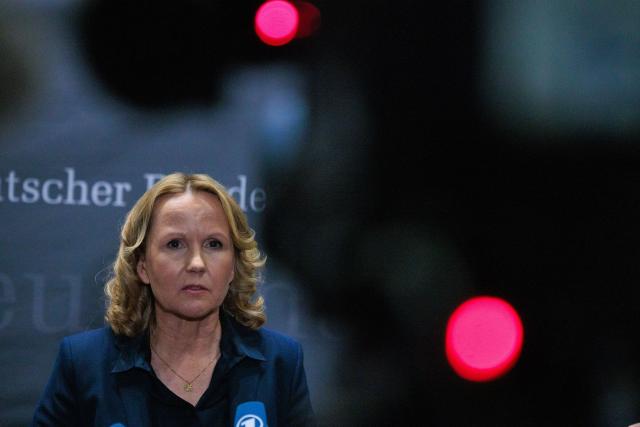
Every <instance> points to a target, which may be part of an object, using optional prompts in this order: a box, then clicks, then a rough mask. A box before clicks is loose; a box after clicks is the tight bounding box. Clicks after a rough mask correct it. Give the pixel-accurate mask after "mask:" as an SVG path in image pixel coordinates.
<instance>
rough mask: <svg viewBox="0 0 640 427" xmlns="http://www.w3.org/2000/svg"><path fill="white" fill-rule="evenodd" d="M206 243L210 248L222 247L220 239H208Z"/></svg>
mask: <svg viewBox="0 0 640 427" xmlns="http://www.w3.org/2000/svg"><path fill="white" fill-rule="evenodd" d="M207 245H208V246H209V247H210V248H221V247H222V242H220V240H209V241H208V242H207Z"/></svg>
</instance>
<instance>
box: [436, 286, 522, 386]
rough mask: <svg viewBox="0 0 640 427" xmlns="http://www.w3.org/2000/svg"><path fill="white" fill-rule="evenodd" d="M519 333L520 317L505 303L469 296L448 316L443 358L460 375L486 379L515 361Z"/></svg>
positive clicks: (520, 342)
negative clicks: (469, 297) (445, 355)
mask: <svg viewBox="0 0 640 427" xmlns="http://www.w3.org/2000/svg"><path fill="white" fill-rule="evenodd" d="M523 335H524V332H523V328H522V322H521V321H520V316H518V313H517V312H516V311H515V310H514V308H513V307H511V305H509V303H507V302H506V301H504V300H502V299H500V298H495V297H476V298H472V299H470V300H468V301H466V302H464V303H463V304H461V305H460V306H459V307H458V308H457V309H456V310H455V311H454V312H453V314H452V315H451V317H450V318H449V322H448V324H447V333H446V338H445V348H446V354H447V359H448V360H449V364H451V367H452V368H453V370H454V371H455V372H456V373H457V374H458V375H460V376H461V377H462V378H464V379H467V380H471V381H490V380H493V379H496V378H498V377H500V376H501V375H504V374H505V373H506V372H507V371H509V370H510V369H511V368H512V367H513V365H514V364H515V363H516V361H517V360H518V357H519V356H520V351H521V349H522V342H523Z"/></svg>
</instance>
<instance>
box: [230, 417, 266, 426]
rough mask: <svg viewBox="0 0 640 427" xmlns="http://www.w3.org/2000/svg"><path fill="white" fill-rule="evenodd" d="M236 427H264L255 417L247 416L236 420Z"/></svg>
mask: <svg viewBox="0 0 640 427" xmlns="http://www.w3.org/2000/svg"><path fill="white" fill-rule="evenodd" d="M236 427H264V422H262V418H260V417H259V416H257V415H253V414H248V415H245V416H243V417H242V418H240V419H239V420H238V422H237V423H236Z"/></svg>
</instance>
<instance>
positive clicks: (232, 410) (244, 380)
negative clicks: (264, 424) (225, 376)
mask: <svg viewBox="0 0 640 427" xmlns="http://www.w3.org/2000/svg"><path fill="white" fill-rule="evenodd" d="M232 372H233V373H232V374H231V377H230V378H229V417H230V418H231V422H233V420H234V418H235V415H236V408H237V407H238V405H239V404H241V403H244V402H251V401H256V400H259V399H258V397H259V388H260V383H261V380H262V374H263V369H262V362H260V361H258V360H253V359H251V358H244V359H243V360H242V361H241V362H239V363H238V366H236V367H235V368H234V369H233V371H232Z"/></svg>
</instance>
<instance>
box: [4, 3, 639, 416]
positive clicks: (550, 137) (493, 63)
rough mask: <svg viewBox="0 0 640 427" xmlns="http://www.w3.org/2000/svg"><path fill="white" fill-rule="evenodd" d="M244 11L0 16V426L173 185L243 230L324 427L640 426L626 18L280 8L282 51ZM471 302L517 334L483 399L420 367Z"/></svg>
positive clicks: (46, 10)
mask: <svg viewBox="0 0 640 427" xmlns="http://www.w3.org/2000/svg"><path fill="white" fill-rule="evenodd" d="M262 3H263V1H258V0H255V1H254V0H246V1H243V2H235V3H234V2H219V1H213V0H182V1H179V2H178V1H169V0H156V1H149V0H137V1H135V2H132V1H124V0H0V220H1V221H2V224H3V226H2V227H1V230H2V238H1V239H0V346H1V348H2V351H1V352H0V378H3V381H2V383H1V384H0V425H2V426H22V425H26V424H27V423H28V422H29V420H30V418H31V416H32V413H33V409H34V407H35V404H36V402H37V399H38V397H39V396H40V393H41V392H42V390H43V387H44V385H45V383H46V381H47V379H48V376H49V373H50V370H51V367H52V365H53V361H54V357H55V354H56V352H57V348H58V347H57V346H58V343H59V341H60V339H61V338H62V337H63V336H65V335H69V334H71V333H74V332H78V331H81V330H85V329H89V328H94V327H99V326H101V325H102V324H103V311H104V304H105V301H104V297H103V294H102V287H103V285H104V282H105V279H106V277H107V276H108V274H109V267H110V263H111V262H112V261H113V259H114V257H115V254H116V249H117V245H118V234H119V227H120V226H121V224H122V222H123V220H124V216H125V214H126V212H127V211H128V210H129V209H130V208H131V206H132V205H133V203H134V202H135V200H136V199H137V198H138V197H139V196H140V195H141V194H142V193H143V192H144V191H145V190H146V188H148V186H149V185H151V184H152V183H153V182H155V180H157V179H159V177H160V176H162V175H163V174H168V173H171V172H173V171H184V172H203V173H207V174H210V175H211V176H213V177H214V178H216V179H218V180H219V181H220V182H222V183H223V184H224V185H226V186H227V188H228V189H229V190H230V191H231V192H232V194H233V195H234V196H235V197H236V198H237V199H238V201H239V202H240V204H241V206H242V208H243V209H244V210H245V212H246V213H247V215H248V217H249V221H250V223H251V224H252V226H253V227H254V228H255V229H256V231H257V238H258V241H259V242H260V243H261V245H262V248H263V250H264V252H265V253H266V254H267V256H268V258H269V261H268V268H267V270H266V273H265V280H264V284H263V287H262V293H263V294H264V295H265V297H266V300H267V310H268V315H269V321H268V326H269V327H271V328H273V329H277V330H280V331H282V332H284V333H287V334H289V335H291V336H293V337H294V338H296V339H297V340H299V341H300V342H301V343H302V344H303V346H304V349H305V364H306V369H307V376H308V379H309V385H310V389H311V393H312V400H313V403H314V406H315V409H316V412H317V414H318V418H319V421H320V423H321V424H322V425H402V424H404V423H411V424H416V425H434V426H470V425H472V426H539V425H558V426H566V425H580V426H627V425H629V424H632V423H634V422H640V406H639V405H638V402H640V367H639V364H638V362H637V361H638V360H640V342H639V341H640V340H638V338H637V328H638V326H639V325H640V323H639V318H638V317H639V316H638V312H639V311H638V309H637V301H638V299H639V297H640V290H639V288H638V285H637V282H638V280H639V279H640V263H638V257H639V256H640V249H638V247H640V246H639V245H638V242H640V226H638V225H637V217H638V216H639V214H640V192H638V191H637V187H638V186H639V185H640V151H639V150H638V143H640V139H639V137H640V78H639V77H640V24H639V23H640V2H637V1H634V0H616V1H600V0H591V1H586V2H578V1H570V0H561V1H558V0H556V1H551V0H544V1H501V0H485V1H477V2H467V1H449V2H436V3H429V2H418V1H405V2H395V3H391V2H380V1H370V2H328V1H326V0H309V1H307V2H302V1H300V2H297V3H295V6H296V7H297V8H298V12H299V16H300V27H299V29H298V32H297V33H296V37H295V38H293V39H292V40H290V41H289V42H288V43H285V44H283V45H280V46H271V45H268V44H265V43H264V42H263V41H262V40H261V39H260V38H259V37H258V36H257V35H256V32H255V29H254V16H255V14H256V11H257V10H258V8H259V7H260V6H261V4H262ZM272 41H273V40H272ZM478 295H493V296H498V297H500V298H504V299H505V300H507V301H509V302H510V303H511V304H512V305H513V307H514V308H515V309H516V310H517V311H518V313H519V314H520V316H521V319H522V323H523V326H524V346H523V349H522V354H521V357H520V359H519V360H518V362H517V363H516V365H515V366H514V367H513V369H512V370H511V371H509V372H507V373H506V374H505V375H504V376H503V377H500V378H498V379H496V380H494V381H490V382H482V383H477V382H470V381H467V380H464V379H462V378H460V377H458V376H457V375H456V373H455V372H454V371H453V370H452V369H451V367H450V366H449V365H448V362H447V359H446V357H445V349H444V335H445V328H446V325H447V320H448V318H449V316H450V315H451V313H452V312H453V310H454V309H455V308H456V307H457V306H458V305H459V304H461V303H462V302H464V301H465V300H467V299H468V298H471V297H473V296H478Z"/></svg>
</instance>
